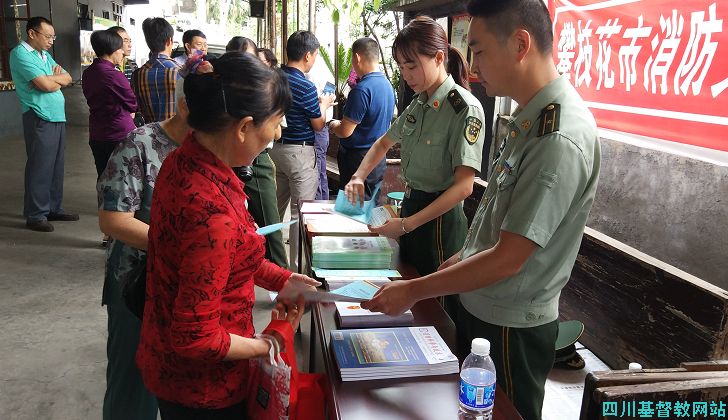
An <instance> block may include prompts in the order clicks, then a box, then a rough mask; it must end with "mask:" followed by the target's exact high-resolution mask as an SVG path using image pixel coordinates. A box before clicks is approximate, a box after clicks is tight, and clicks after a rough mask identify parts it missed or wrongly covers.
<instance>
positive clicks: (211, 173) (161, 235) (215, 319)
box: [136, 136, 291, 408]
mask: <svg viewBox="0 0 728 420" xmlns="http://www.w3.org/2000/svg"><path fill="white" fill-rule="evenodd" d="M245 197H246V196H245V194H244V193H243V184H242V183H241V182H240V181H239V180H238V178H237V177H236V176H235V174H234V173H233V171H232V169H231V168H230V167H229V166H227V165H226V164H224V163H223V162H222V161H220V160H219V159H217V157H215V156H214V155H213V154H212V153H211V152H209V151H208V150H207V149H205V148H204V147H203V146H202V145H200V144H199V143H198V142H197V141H196V140H195V139H194V137H193V136H189V137H188V138H187V140H186V141H185V143H183V145H182V146H181V147H180V148H178V149H177V150H176V151H174V152H173V153H172V154H170V155H169V157H167V159H166V160H165V162H164V165H162V169H161V170H160V172H159V176H158V178H157V182H156V186H155V189H154V196H153V199H152V215H151V222H150V225H149V226H150V227H149V251H148V256H147V290H146V295H147V296H146V304H145V308H144V320H143V323H142V331H141V340H140V343H139V348H138V349H137V354H136V361H137V365H138V366H139V369H140V370H141V374H142V377H143V379H144V384H145V385H146V386H147V388H148V389H149V391H151V392H152V393H153V394H154V395H156V396H157V397H158V398H160V399H163V400H166V401H171V402H175V403H178V404H182V405H185V406H189V407H204V408H223V407H227V406H230V405H233V404H235V403H238V402H240V401H242V400H243V398H244V397H245V384H246V376H247V369H248V361H247V360H241V361H223V360H222V359H223V358H224V357H225V355H226V354H227V353H228V350H229V349H230V336H229V335H228V333H233V334H238V335H241V336H243V337H252V336H253V335H254V328H253V320H252V309H253V304H254V303H255V291H254V286H253V285H254V284H257V285H258V286H261V287H264V288H266V289H269V290H280V289H281V288H282V287H283V284H284V283H285V282H286V280H287V279H288V277H289V276H290V275H291V272H290V271H288V270H284V269H282V268H280V267H278V266H276V265H274V264H273V263H271V262H269V261H267V260H266V259H265V258H264V255H265V248H264V244H265V238H264V237H262V236H260V235H258V234H256V233H255V224H254V222H253V218H252V217H251V216H250V214H249V213H248V211H247V210H246V208H245V205H244V200H245Z"/></svg>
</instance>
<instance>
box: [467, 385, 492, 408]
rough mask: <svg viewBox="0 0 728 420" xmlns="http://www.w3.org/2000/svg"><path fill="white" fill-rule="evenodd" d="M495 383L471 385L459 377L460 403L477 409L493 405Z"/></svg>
mask: <svg viewBox="0 0 728 420" xmlns="http://www.w3.org/2000/svg"><path fill="white" fill-rule="evenodd" d="M494 400H495V383H493V384H491V385H487V386H475V385H471V384H469V383H467V382H465V381H464V380H462V379H460V403H461V404H463V405H465V406H466V407H468V408H474V409H477V410H480V409H483V408H488V407H492V406H493V401H494Z"/></svg>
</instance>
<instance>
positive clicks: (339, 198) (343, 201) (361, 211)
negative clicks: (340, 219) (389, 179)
mask: <svg viewBox="0 0 728 420" xmlns="http://www.w3.org/2000/svg"><path fill="white" fill-rule="evenodd" d="M380 185H381V184H377V186H376V188H374V192H373V193H372V197H377V196H378V195H379V188H380ZM376 201H377V200H376V198H372V199H371V200H366V201H364V203H363V204H362V205H359V203H357V204H356V205H354V204H351V203H350V202H349V199H348V198H347V197H346V194H345V193H344V191H342V190H339V193H338V194H337V195H336V203H335V204H334V209H333V213H336V214H340V215H342V216H346V217H348V218H350V219H353V220H356V221H357V222H360V223H364V224H367V225H371V226H374V227H378V226H381V225H383V224H384V223H386V222H387V220H389V219H391V218H392V217H397V213H396V212H395V211H394V209H393V208H392V206H389V205H386V206H381V207H375V206H376V204H377V203H376Z"/></svg>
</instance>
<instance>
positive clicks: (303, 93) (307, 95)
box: [281, 66, 321, 142]
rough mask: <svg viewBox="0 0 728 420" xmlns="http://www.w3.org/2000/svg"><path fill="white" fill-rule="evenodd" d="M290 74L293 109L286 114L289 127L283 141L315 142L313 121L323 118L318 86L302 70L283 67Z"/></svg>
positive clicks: (285, 129)
mask: <svg viewBox="0 0 728 420" xmlns="http://www.w3.org/2000/svg"><path fill="white" fill-rule="evenodd" d="M281 69H282V70H283V71H284V72H286V74H288V85H289V86H290V88H291V96H292V99H293V100H292V102H291V108H290V109H289V110H288V112H286V123H288V127H287V128H284V129H283V135H282V137H281V140H283V141H285V142H303V141H314V138H315V136H314V133H313V128H312V127H311V119H312V118H319V117H321V107H320V106H319V99H318V91H317V90H316V85H314V84H313V83H312V82H310V81H309V80H306V76H305V75H304V74H303V72H302V71H301V70H298V69H296V68H293V67H288V66H281Z"/></svg>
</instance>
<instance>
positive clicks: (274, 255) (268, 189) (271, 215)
mask: <svg viewBox="0 0 728 420" xmlns="http://www.w3.org/2000/svg"><path fill="white" fill-rule="evenodd" d="M252 170H253V178H252V179H251V180H250V181H248V182H246V183H245V194H246V195H247V196H248V211H249V212H250V214H251V215H252V216H253V219H254V220H255V223H257V224H258V226H260V227H262V226H268V225H272V224H274V223H280V221H281V217H280V215H279V214H278V200H277V199H276V175H275V164H274V163H273V160H272V159H271V158H270V156H269V155H268V153H267V152H266V153H261V154H260V155H258V157H257V158H255V161H254V162H253V166H252ZM265 257H266V258H267V259H268V260H270V261H271V262H273V263H274V264H276V265H278V266H280V267H283V268H288V258H287V257H286V249H285V248H284V246H283V233H282V231H280V230H279V231H277V232H273V233H271V234H270V235H266V237H265Z"/></svg>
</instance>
